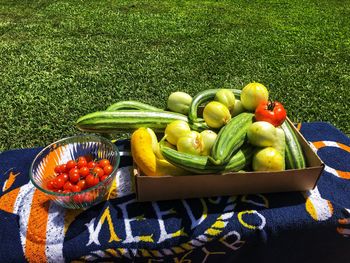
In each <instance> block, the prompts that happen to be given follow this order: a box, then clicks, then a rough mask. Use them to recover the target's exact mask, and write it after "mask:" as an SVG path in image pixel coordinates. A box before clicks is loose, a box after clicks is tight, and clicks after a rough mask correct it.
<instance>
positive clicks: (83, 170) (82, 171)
mask: <svg viewBox="0 0 350 263" xmlns="http://www.w3.org/2000/svg"><path fill="white" fill-rule="evenodd" d="M89 173H90V169H89V168H87V167H86V166H84V167H81V168H80V169H79V174H80V175H81V176H82V177H85V176H87V175H88V174H89Z"/></svg>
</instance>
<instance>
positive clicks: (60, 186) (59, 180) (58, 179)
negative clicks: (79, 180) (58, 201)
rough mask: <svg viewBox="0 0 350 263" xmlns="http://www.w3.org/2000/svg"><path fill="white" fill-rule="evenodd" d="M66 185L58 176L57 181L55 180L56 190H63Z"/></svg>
mask: <svg viewBox="0 0 350 263" xmlns="http://www.w3.org/2000/svg"><path fill="white" fill-rule="evenodd" d="M64 184H65V181H64V179H63V178H62V177H60V176H58V177H56V178H55V179H53V186H54V188H56V189H61V188H62V187H63V185H64Z"/></svg>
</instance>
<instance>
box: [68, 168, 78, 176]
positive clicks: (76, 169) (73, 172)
mask: <svg viewBox="0 0 350 263" xmlns="http://www.w3.org/2000/svg"><path fill="white" fill-rule="evenodd" d="M78 173H79V169H78V168H72V169H70V170H69V175H71V174H78Z"/></svg>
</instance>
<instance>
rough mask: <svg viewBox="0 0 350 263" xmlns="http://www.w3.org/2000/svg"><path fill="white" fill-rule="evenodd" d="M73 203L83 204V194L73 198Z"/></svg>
mask: <svg viewBox="0 0 350 263" xmlns="http://www.w3.org/2000/svg"><path fill="white" fill-rule="evenodd" d="M73 200H74V202H76V203H82V202H84V194H80V195H76V196H74V197H73Z"/></svg>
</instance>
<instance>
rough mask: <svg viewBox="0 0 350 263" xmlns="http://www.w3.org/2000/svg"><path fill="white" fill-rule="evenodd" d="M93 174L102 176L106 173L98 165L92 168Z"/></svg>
mask: <svg viewBox="0 0 350 263" xmlns="http://www.w3.org/2000/svg"><path fill="white" fill-rule="evenodd" d="M92 174H94V175H97V176H98V177H102V176H103V175H104V174H105V173H104V171H103V169H102V168H101V167H98V166H96V167H95V168H94V169H92Z"/></svg>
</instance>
